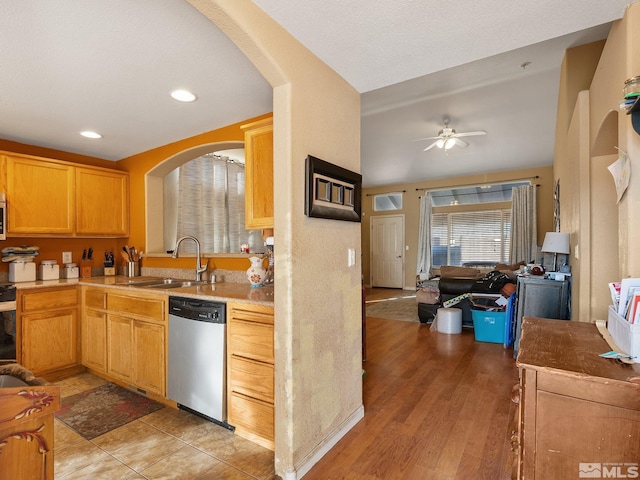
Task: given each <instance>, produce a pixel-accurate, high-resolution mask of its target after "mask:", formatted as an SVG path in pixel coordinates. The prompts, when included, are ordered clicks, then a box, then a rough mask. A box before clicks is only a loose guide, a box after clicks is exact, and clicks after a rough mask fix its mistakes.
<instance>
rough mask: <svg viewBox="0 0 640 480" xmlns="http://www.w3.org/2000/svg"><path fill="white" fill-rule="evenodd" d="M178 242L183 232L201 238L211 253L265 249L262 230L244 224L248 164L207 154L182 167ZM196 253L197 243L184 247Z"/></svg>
mask: <svg viewBox="0 0 640 480" xmlns="http://www.w3.org/2000/svg"><path fill="white" fill-rule="evenodd" d="M177 182H178V208H177V216H176V217H177V218H176V223H177V228H176V241H177V239H178V238H180V237H181V236H183V235H193V236H194V237H197V238H198V240H200V244H201V246H202V250H203V251H204V252H207V253H236V252H237V253H239V252H240V245H241V244H243V243H247V244H249V248H250V251H251V252H262V251H264V243H263V241H262V236H261V232H260V231H259V230H246V229H245V226H244V215H245V211H244V165H243V164H240V163H237V162H232V161H230V160H229V158H228V157H219V156H216V155H203V156H201V157H198V158H195V159H193V160H190V161H189V162H187V163H185V164H183V165H181V166H180V167H178V180H177ZM183 248H184V252H195V245H194V244H193V242H185V243H184V244H183V245H181V246H180V249H181V250H182V249H183Z"/></svg>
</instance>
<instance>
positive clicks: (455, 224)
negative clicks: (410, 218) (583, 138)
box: [431, 209, 511, 267]
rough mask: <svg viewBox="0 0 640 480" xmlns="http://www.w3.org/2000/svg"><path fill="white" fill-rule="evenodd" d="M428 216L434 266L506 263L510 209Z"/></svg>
mask: <svg viewBox="0 0 640 480" xmlns="http://www.w3.org/2000/svg"><path fill="white" fill-rule="evenodd" d="M431 219H432V220H431V249H432V251H431V256H432V262H433V266H434V267H439V266H441V265H457V266H461V265H463V264H464V263H468V262H495V263H508V259H509V245H510V236H511V210H510V209H496V210H477V211H467V212H449V213H434V214H433V215H432V217H431Z"/></svg>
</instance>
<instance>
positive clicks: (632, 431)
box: [513, 317, 640, 480]
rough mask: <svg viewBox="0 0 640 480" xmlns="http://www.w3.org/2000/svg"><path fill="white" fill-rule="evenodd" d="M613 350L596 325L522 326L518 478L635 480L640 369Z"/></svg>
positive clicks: (545, 322)
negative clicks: (613, 354)
mask: <svg viewBox="0 0 640 480" xmlns="http://www.w3.org/2000/svg"><path fill="white" fill-rule="evenodd" d="M609 350H611V348H610V347H609V346H608V344H607V343H606V341H605V340H604V339H603V338H602V336H601V335H600V333H599V332H598V330H597V328H596V326H595V325H593V324H591V323H582V322H575V321H570V322H558V321H556V320H549V319H541V318H532V317H525V318H524V320H523V322H522V336H521V339H520V349H519V352H518V358H517V365H518V368H519V370H520V385H519V389H520V392H519V393H520V395H519V408H518V414H519V419H518V431H517V437H516V438H514V445H513V446H514V451H515V453H517V455H518V459H517V478H520V479H527V480H528V479H544V480H546V479H556V478H557V479H560V478H637V477H633V475H634V474H636V473H640V471H639V470H638V468H639V464H640V364H635V365H623V364H620V363H618V362H617V361H615V360H611V359H605V358H601V357H599V356H598V355H599V354H600V353H604V352H607V351H609ZM623 475H624V476H623Z"/></svg>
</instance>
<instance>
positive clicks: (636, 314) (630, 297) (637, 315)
mask: <svg viewBox="0 0 640 480" xmlns="http://www.w3.org/2000/svg"><path fill="white" fill-rule="evenodd" d="M618 285H619V293H616V292H618ZM609 289H610V290H611V297H612V301H613V302H614V303H613V305H614V306H615V307H616V311H617V312H618V315H620V316H621V317H622V318H625V319H626V320H627V321H628V322H629V323H632V324H640V278H624V279H622V281H621V282H619V283H618V282H614V283H610V284H609ZM616 295H617V296H618V298H617V301H616V298H615V297H616Z"/></svg>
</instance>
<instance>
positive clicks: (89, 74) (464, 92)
mask: <svg viewBox="0 0 640 480" xmlns="http://www.w3.org/2000/svg"><path fill="white" fill-rule="evenodd" d="M241 1H248V0H241ZM254 3H256V4H257V5H258V6H260V7H261V8H263V9H264V10H265V11H266V12H267V13H268V14H269V15H270V16H271V17H273V18H274V19H275V20H276V21H277V22H278V23H280V24H282V25H283V26H284V28H285V29H287V30H288V31H289V32H290V33H291V34H292V35H294V36H295V37H296V38H298V39H299V40H300V42H301V43H303V44H304V45H306V46H307V47H308V48H309V49H310V50H311V51H312V52H314V53H315V54H316V55H317V56H318V57H319V58H320V59H322V60H323V61H325V63H327V64H328V65H329V66H331V67H332V68H333V69H334V70H336V71H337V72H338V73H339V74H340V75H341V76H343V77H344V78H345V79H346V80H347V81H348V82H349V83H351V84H352V85H353V86H354V87H355V88H356V89H357V90H358V91H359V92H361V93H362V94H363V95H362V132H361V139H362V173H363V177H364V184H365V186H374V185H389V184H394V183H402V182H405V181H408V180H411V181H418V180H421V179H427V178H441V177H450V176H456V175H462V174H468V173H476V172H479V171H498V170H507V169H513V168H520V167H527V166H538V165H550V164H551V161H552V158H551V156H552V151H553V137H554V135H553V132H554V124H555V109H556V101H557V86H558V78H559V67H560V61H561V59H562V52H563V51H564V49H565V48H568V47H571V46H576V45H580V44H583V43H586V42H589V41H593V40H596V39H600V38H605V37H606V35H607V33H608V28H609V22H611V21H612V20H615V19H618V18H621V17H622V15H623V13H624V8H625V6H626V4H627V3H628V2H627V1H624V0H607V1H602V0H563V1H562V2H559V1H557V0H535V1H533V0H532V1H529V2H514V1H512V0H500V1H492V2H477V1H471V0H459V1H458V2H443V1H439V2H436V1H428V0H422V1H415V0H411V1H410V0H380V1H376V2H362V1H355V2H344V1H338V0H305V1H298V2H292V1H287V2H285V1H282V0H254ZM525 61H528V62H531V64H530V66H528V67H527V68H526V69H522V68H521V67H520V65H521V64H522V63H523V62H525ZM0 64H1V65H2V73H1V74H0V112H1V115H0V138H4V139H8V140H14V141H19V142H24V143H29V144H34V145H41V146H45V147H50V148H56V149H60V150H66V151H70V152H75V153H80V154H85V155H92V156H96V157H100V158H105V159H110V160H118V159H121V158H124V157H127V156H130V155H133V154H136V153H139V152H142V151H145V150H148V149H151V148H154V147H157V146H160V145H165V144H167V143H170V142H173V141H176V140H179V139H182V138H185V137H189V136H192V135H196V134H199V133H202V132H205V131H209V130H213V129H216V128H219V127H222V126H225V125H229V124H231V123H235V122H238V121H242V120H244V119H247V118H250V117H253V116H256V115H260V114H263V113H266V112H269V111H271V110H272V108H273V107H272V92H271V88H270V87H269V85H268V84H267V83H266V81H265V80H264V79H263V78H262V77H261V76H260V74H259V73H258V72H257V71H256V69H255V68H254V67H253V66H252V65H251V64H250V63H249V62H248V61H247V59H246V58H245V57H244V56H243V55H242V54H241V53H240V52H239V50H238V49H237V48H236V47H235V46H234V45H233V44H232V43H231V42H230V41H229V40H228V39H227V38H226V37H225V36H224V35H223V34H222V33H221V32H220V31H219V30H218V29H217V28H216V27H215V26H213V25H212V24H211V23H210V22H209V21H208V20H207V19H205V18H204V17H203V16H202V15H201V14H200V13H199V12H198V11H197V10H195V9H194V8H193V7H192V6H191V5H189V4H188V3H187V2H185V1H183V0H136V1H135V2H132V1H127V0H110V1H108V2H106V1H101V0H85V1H83V2H77V1H73V0H56V2H51V1H48V0H23V1H20V2H9V1H4V2H0ZM175 88H187V89H190V90H192V91H194V92H195V93H196V94H197V95H198V97H199V98H198V101H197V102H195V103H192V104H180V103H177V102H175V101H174V100H172V99H171V98H170V97H169V95H168V94H169V92H170V91H171V90H173V89H175ZM445 115H447V116H450V117H451V125H450V126H451V127H453V128H455V129H457V130H458V131H466V130H479V129H483V130H486V131H487V135H486V136H485V137H472V138H470V139H469V143H470V145H469V147H467V148H466V149H456V150H452V151H450V152H449V154H448V155H447V156H446V157H445V156H444V154H443V152H442V151H441V150H439V149H433V150H430V151H429V152H423V151H422V149H423V148H424V147H425V146H426V145H425V144H424V143H420V142H413V141H412V140H413V139H415V138H421V137H426V136H431V135H435V134H437V132H438V130H440V129H441V128H442V117H443V116H445ZM85 129H93V130H97V131H99V132H100V133H102V134H103V135H104V138H102V139H101V140H98V141H91V140H87V139H85V138H83V137H80V136H79V135H78V132H80V131H81V130H85ZM329 160H330V159H329Z"/></svg>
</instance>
